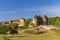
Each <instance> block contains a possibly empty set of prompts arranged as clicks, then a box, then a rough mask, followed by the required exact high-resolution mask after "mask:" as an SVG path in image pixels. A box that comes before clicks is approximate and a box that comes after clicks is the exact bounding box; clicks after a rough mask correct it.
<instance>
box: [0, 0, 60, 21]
mask: <svg viewBox="0 0 60 40" xmlns="http://www.w3.org/2000/svg"><path fill="white" fill-rule="evenodd" d="M34 15H40V16H44V15H47V16H48V17H55V16H60V0H0V21H10V20H15V19H20V18H21V17H22V18H26V19H27V18H33V16H34Z"/></svg>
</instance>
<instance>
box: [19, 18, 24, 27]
mask: <svg viewBox="0 0 60 40" xmlns="http://www.w3.org/2000/svg"><path fill="white" fill-rule="evenodd" d="M19 21H20V23H19V26H24V23H25V19H24V18H20V20H19Z"/></svg>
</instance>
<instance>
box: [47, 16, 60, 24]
mask: <svg viewBox="0 0 60 40" xmlns="http://www.w3.org/2000/svg"><path fill="white" fill-rule="evenodd" d="M48 22H49V24H50V25H60V17H51V18H48Z"/></svg>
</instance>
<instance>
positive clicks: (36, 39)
mask: <svg viewBox="0 0 60 40" xmlns="http://www.w3.org/2000/svg"><path fill="white" fill-rule="evenodd" d="M8 39H9V40H60V33H57V32H55V31H49V32H46V33H43V34H29V33H25V32H24V30H20V34H18V35H16V34H15V35H13V36H12V35H10V34H7V35H2V34H1V35H0V40H8Z"/></svg>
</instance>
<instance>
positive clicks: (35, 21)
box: [32, 15, 38, 26]
mask: <svg viewBox="0 0 60 40" xmlns="http://www.w3.org/2000/svg"><path fill="white" fill-rule="evenodd" d="M37 17H38V16H37V15H35V16H34V17H33V20H32V23H33V24H34V26H37V25H38V23H37V22H38V19H37Z"/></svg>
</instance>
